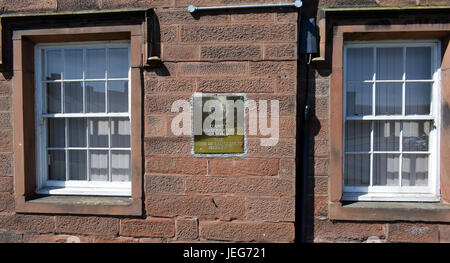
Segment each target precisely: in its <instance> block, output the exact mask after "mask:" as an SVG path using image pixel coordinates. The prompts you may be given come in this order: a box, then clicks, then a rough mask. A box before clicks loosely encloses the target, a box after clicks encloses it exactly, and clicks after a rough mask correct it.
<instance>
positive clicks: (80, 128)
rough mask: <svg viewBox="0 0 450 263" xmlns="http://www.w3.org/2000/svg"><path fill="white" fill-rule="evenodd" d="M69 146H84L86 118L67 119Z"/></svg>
mask: <svg viewBox="0 0 450 263" xmlns="http://www.w3.org/2000/svg"><path fill="white" fill-rule="evenodd" d="M67 129H68V133H69V147H86V119H83V118H76V119H69V126H68V127H67Z"/></svg>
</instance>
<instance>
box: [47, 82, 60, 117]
mask: <svg viewBox="0 0 450 263" xmlns="http://www.w3.org/2000/svg"><path fill="white" fill-rule="evenodd" d="M46 85H47V113H61V84H60V83H47V84H46Z"/></svg>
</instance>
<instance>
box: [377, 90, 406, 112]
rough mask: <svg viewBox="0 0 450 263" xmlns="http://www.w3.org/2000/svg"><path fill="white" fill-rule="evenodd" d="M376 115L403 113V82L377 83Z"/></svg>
mask: <svg viewBox="0 0 450 263" xmlns="http://www.w3.org/2000/svg"><path fill="white" fill-rule="evenodd" d="M375 93H376V101H375V111H376V115H400V114H402V83H377V86H376V91H375Z"/></svg>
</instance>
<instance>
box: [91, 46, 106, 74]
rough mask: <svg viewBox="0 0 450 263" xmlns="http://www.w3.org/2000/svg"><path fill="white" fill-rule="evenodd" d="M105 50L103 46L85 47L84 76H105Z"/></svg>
mask: <svg viewBox="0 0 450 263" xmlns="http://www.w3.org/2000/svg"><path fill="white" fill-rule="evenodd" d="M105 73H106V50H105V49H104V48H88V49H86V78H87V79H104V78H105V77H106V75H105Z"/></svg>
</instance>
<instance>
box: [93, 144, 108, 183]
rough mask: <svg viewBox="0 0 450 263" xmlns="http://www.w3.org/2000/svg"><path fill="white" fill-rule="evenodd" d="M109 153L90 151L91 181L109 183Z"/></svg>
mask: <svg viewBox="0 0 450 263" xmlns="http://www.w3.org/2000/svg"><path fill="white" fill-rule="evenodd" d="M108 156H109V155H108V151H90V152H89V159H90V167H89V169H90V180H91V181H108V173H109V172H108V163H109V162H108Z"/></svg>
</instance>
